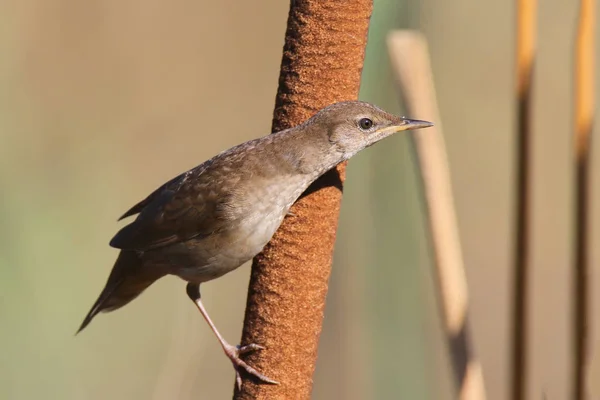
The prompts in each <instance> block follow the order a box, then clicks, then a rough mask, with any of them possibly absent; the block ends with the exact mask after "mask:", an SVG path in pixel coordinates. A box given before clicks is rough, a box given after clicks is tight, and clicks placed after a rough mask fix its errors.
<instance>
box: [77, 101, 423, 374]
mask: <svg viewBox="0 0 600 400" xmlns="http://www.w3.org/2000/svg"><path fill="white" fill-rule="evenodd" d="M427 126H431V123H429V122H425V121H417V120H409V119H406V118H400V117H396V116H394V115H391V114H388V113H386V112H385V111H383V110H381V109H379V108H377V107H375V106H373V105H370V104H368V103H364V102H358V101H354V102H343V103H337V104H334V105H331V106H329V107H326V108H325V109H323V110H321V111H320V112H319V113H317V114H316V115H315V116H313V117H312V118H311V119H309V120H308V121H306V122H305V123H303V124H301V125H299V126H297V127H294V128H292V129H288V130H285V131H282V132H277V133H274V134H271V135H268V136H264V137H261V138H259V139H254V140H251V141H249V142H246V143H243V144H241V145H238V146H235V147H233V148H231V149H229V150H227V151H224V152H222V153H220V154H218V155H217V156H215V157H213V158H212V159H210V160H208V161H206V162H204V163H202V164H200V165H199V166H197V167H195V168H193V169H191V170H189V171H187V172H185V173H183V174H181V175H179V176H177V177H175V178H174V179H172V180H170V181H169V182H167V183H165V184H164V185H162V186H160V187H159V188H158V189H156V190H155V191H154V192H152V193H151V194H150V195H149V196H148V197H146V198H145V199H144V200H142V201H141V202H139V203H138V204H136V205H135V206H133V207H132V208H131V209H130V210H129V211H127V212H126V213H125V214H124V215H123V216H122V217H121V218H126V217H129V216H132V215H135V214H139V215H138V216H137V218H136V219H135V220H134V221H133V222H131V223H130V224H129V225H127V226H125V227H124V228H122V229H121V230H120V231H119V232H118V233H117V234H116V235H115V237H114V238H113V239H112V240H111V242H110V245H111V246H112V247H116V248H118V249H121V253H120V254H119V257H118V258H117V261H116V263H115V266H114V267H113V270H112V272H111V274H110V276H109V278H108V282H107V283H106V286H105V288H104V290H103V291H102V293H101V294H100V297H99V298H98V300H97V301H96V303H95V304H94V306H93V307H92V309H91V310H90V312H89V313H88V315H87V316H86V318H85V320H84V321H83V323H82V325H81V327H80V329H79V330H80V331H81V330H82V329H84V328H85V327H86V326H87V325H88V324H89V323H90V321H91V320H92V318H93V317H94V316H95V315H96V314H98V313H99V312H102V311H112V310H115V309H117V308H119V307H122V306H123V305H125V304H127V303H129V302H130V301H131V300H133V299H134V298H135V297H137V296H138V295H139V294H140V293H141V292H142V291H144V290H145V289H146V288H147V287H149V286H150V285H151V284H152V283H153V282H155V281H156V280H157V279H159V278H161V277H162V276H164V275H166V274H172V275H177V276H179V277H180V278H182V279H184V280H186V281H187V282H188V286H187V293H188V296H189V297H190V298H191V299H192V300H193V301H194V302H195V304H196V306H197V307H198V309H199V310H200V312H201V313H202V315H203V316H204V318H205V319H206V320H207V322H208V324H209V325H210V326H211V329H212V330H213V332H214V333H215V335H217V338H218V339H219V341H220V343H221V345H222V347H223V349H224V351H225V353H226V354H227V356H228V357H229V358H230V360H231V361H232V363H233V364H234V367H235V369H236V374H237V382H238V385H240V384H241V377H240V375H239V372H240V370H244V371H246V372H247V373H249V374H250V375H253V376H254V377H256V378H258V379H260V380H262V381H265V382H270V383H275V382H274V381H272V380H271V379H269V378H267V377H266V376H264V375H262V374H260V373H259V372H258V371H256V370H254V369H253V368H252V367H250V366H248V365H247V364H246V363H244V362H243V361H242V360H241V359H240V358H239V354H241V353H244V352H248V351H254V350H258V349H261V347H260V346H258V345H256V344H252V345H249V346H244V347H242V348H237V347H235V346H232V345H230V344H229V343H227V342H226V341H225V340H224V339H223V338H222V337H221V335H220V334H219V332H218V331H217V329H216V327H215V326H214V324H213V323H212V321H211V320H210V317H209V316H208V313H207V312H206V310H205V309H204V306H203V305H202V302H201V300H200V291H199V285H200V284H201V283H203V282H206V281H209V280H212V279H215V278H218V277H220V276H222V275H224V274H226V273H228V272H230V271H232V270H234V269H236V268H238V267H239V266H240V265H242V264H243V263H244V262H246V261H248V260H250V259H251V258H252V257H254V256H255V255H256V254H258V253H259V252H260V251H261V250H262V248H263V247H264V246H265V245H266V244H267V242H268V241H269V240H270V239H271V237H272V236H273V234H274V233H275V231H276V230H277V228H278V227H279V225H280V224H281V222H282V220H283V218H284V217H285V215H286V214H287V213H288V210H289V208H290V206H291V205H292V204H293V203H294V202H295V201H296V200H297V199H298V197H299V196H300V195H301V194H302V192H304V190H306V188H307V187H308V186H309V185H310V184H311V183H312V182H314V181H315V180H316V179H317V178H318V177H319V176H321V175H322V174H323V173H325V172H326V171H328V170H329V169H331V168H333V167H334V166H336V165H337V164H338V163H340V162H342V161H344V160H346V159H348V158H350V157H352V156H353V155H354V154H356V153H357V152H358V151H360V150H362V149H364V148H366V147H368V146H370V145H372V144H374V143H376V142H378V141H379V140H381V139H383V138H385V137H387V136H389V135H391V134H392V133H394V132H398V131H403V130H409V129H418V128H424V127H427Z"/></svg>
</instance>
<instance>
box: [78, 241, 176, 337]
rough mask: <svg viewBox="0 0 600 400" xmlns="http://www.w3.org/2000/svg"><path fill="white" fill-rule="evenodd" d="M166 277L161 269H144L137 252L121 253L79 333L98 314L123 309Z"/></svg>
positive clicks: (127, 251) (124, 251)
mask: <svg viewBox="0 0 600 400" xmlns="http://www.w3.org/2000/svg"><path fill="white" fill-rule="evenodd" d="M164 275H165V273H164V272H163V271H162V270H161V269H160V268H152V267H149V266H147V267H144V266H143V262H142V260H141V258H140V256H139V255H138V254H137V253H136V252H135V251H129V250H123V251H121V253H119V257H118V258H117V261H116V262H115V266H114V267H113V269H112V271H111V273H110V276H109V277H108V281H107V282H106V285H105V287H104V289H103V290H102V293H100V296H99V297H98V300H96V302H95V303H94V305H93V306H92V308H91V310H90V311H89V312H88V314H87V315H86V316H85V319H84V320H83V322H82V323H81V326H80V327H79V329H78V330H77V333H79V332H81V331H82V330H83V329H85V327H86V326H88V324H89V323H90V322H91V321H92V319H93V318H94V317H95V316H96V315H97V314H98V313H100V312H108V311H113V310H116V309H118V308H121V307H123V306H124V305H126V304H127V303H129V302H130V301H132V300H133V299H135V298H136V297H138V296H139V295H140V294H141V293H142V292H143V291H144V290H146V289H147V288H148V287H149V286H150V285H152V284H153V283H154V282H155V281H156V280H157V279H159V278H162V277H163V276H164ZM77 333H76V334H77Z"/></svg>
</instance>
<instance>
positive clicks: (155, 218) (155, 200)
mask: <svg viewBox="0 0 600 400" xmlns="http://www.w3.org/2000/svg"><path fill="white" fill-rule="evenodd" d="M180 178H181V181H179V182H177V181H175V180H173V181H171V182H169V183H168V184H165V185H164V186H163V187H162V188H161V189H159V190H157V191H156V192H155V193H153V194H151V195H150V196H149V197H148V198H147V199H145V200H143V201H142V202H141V203H139V205H140V208H141V209H140V214H139V216H138V217H137V219H136V220H135V221H133V222H132V223H131V224H129V225H127V226H125V227H124V228H122V229H121V230H120V231H119V232H118V233H117V234H116V235H115V237H114V238H113V239H112V240H111V241H110V245H111V246H112V247H116V248H119V249H127V250H151V249H155V248H158V247H163V246H167V245H170V244H174V243H178V242H182V241H186V240H189V239H191V238H194V237H198V236H207V235H210V234H212V233H213V232H215V231H217V230H220V229H221V228H222V227H223V225H224V224H223V219H221V218H219V213H218V211H219V209H220V208H221V207H219V205H218V203H219V199H218V198H216V196H214V194H213V193H211V191H207V190H205V189H206V186H205V184H203V183H202V182H198V181H197V179H191V180H189V181H188V180H186V179H185V178H184V177H183V176H181V177H180ZM207 193H208V194H207ZM143 203H144V204H143ZM136 207H138V206H134V208H133V209H132V210H134V209H137V208H136ZM126 214H127V213H126Z"/></svg>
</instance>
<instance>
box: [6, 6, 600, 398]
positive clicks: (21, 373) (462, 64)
mask: <svg viewBox="0 0 600 400" xmlns="http://www.w3.org/2000/svg"><path fill="white" fill-rule="evenodd" d="M513 3H514V2H512V1H491V0H484V1H475V0H471V1H468V0H455V1H446V0H422V1H417V0H394V1H392V0H375V9H374V13H373V19H372V23H371V31H370V36H369V45H368V50H367V59H366V61H365V69H364V73H363V85H362V89H361V98H362V99H364V100H367V101H372V102H375V103H377V104H378V105H380V106H382V107H384V108H387V109H389V110H390V111H393V112H402V108H401V105H400V104H399V102H398V97H399V96H398V94H397V93H396V91H395V88H394V84H393V80H392V75H391V72H390V69H389V62H388V58H387V55H386V48H385V35H386V33H387V32H388V31H389V30H390V29H395V28H417V29H421V30H422V31H423V32H424V33H425V34H426V36H427V38H428V39H429V41H430V42H429V44H430V51H431V57H432V62H433V70H434V76H435V81H436V87H437V90H438V97H439V104H440V109H441V115H442V120H443V125H444V133H445V138H446V142H447V146H448V152H449V159H450V163H451V168H452V178H453V186H454V194H455V199H456V206H457V213H458V218H459V227H460V231H461V235H462V241H463V243H462V244H463V249H464V256H465V261H466V267H467V277H468V280H469V286H470V296H471V321H472V326H473V333H474V340H475V345H476V349H477V352H478V354H479V356H480V358H481V360H482V363H483V369H484V377H485V381H486V386H487V391H488V398H489V399H508V398H509V391H508V383H509V382H508V379H509V374H508V367H509V365H508V362H509V351H508V350H509V347H508V344H509V332H510V330H509V328H510V325H509V316H510V315H509V311H510V304H511V303H510V277H511V249H512V245H513V243H512V242H513V231H512V226H513V223H512V220H513V214H512V210H513V197H514V194H513V190H512V188H513V179H514V163H513V159H514V151H513V150H514V129H513V127H514V101H513V99H512V95H513V94H512V92H513V87H514V74H513V72H514V68H513V66H514V61H513V60H514V58H513V53H514V43H515V32H514V31H515V29H514V28H515V25H514V16H515V9H514V4H513ZM288 6H289V4H288V2H287V1H274V0H268V1H267V0H264V1H251V2H250V1H246V2H243V1H234V0H225V1H220V2H218V1H212V2H208V1H204V0H199V1H185V0H175V1H166V0H154V1H141V0H129V1H114V0H113V1H110V0H100V1H95V2H81V1H76V0H52V1H48V0H23V1H18V0H5V1H3V2H0V185H1V188H2V189H1V198H0V199H1V202H0V321H1V326H0V359H1V360H2V363H1V364H0V399H35V398H45V399H115V400H117V399H156V400H158V399H173V398H177V399H223V398H229V397H230V396H231V393H232V388H233V378H234V375H233V371H232V370H231V365H230V363H229V362H228V361H227V359H226V358H225V357H224V356H223V355H222V351H221V349H220V347H219V346H218V344H217V342H216V340H215V338H214V337H213V336H212V334H211V333H210V331H209V329H208V327H207V325H206V324H205V322H204V321H203V320H202V318H201V317H200V315H198V312H197V310H196V309H195V307H194V306H193V305H192V304H191V303H190V302H189V300H188V298H187V296H186V295H185V293H184V284H183V282H182V281H180V280H178V279H176V278H171V277H169V278H165V279H163V280H161V281H160V282H159V283H157V284H156V285H155V286H153V287H152V288H151V289H149V290H148V291H147V292H146V293H145V294H144V295H143V296H141V297H140V298H139V299H137V300H136V301H134V302H133V303H132V304H131V305H129V306H128V307H126V308H124V309H122V310H119V311H118V312H115V313H111V314H106V315H101V316H100V317H98V318H97V319H96V320H95V321H94V323H92V324H91V326H90V327H89V328H88V329H87V330H86V331H85V332H83V333H82V334H81V335H79V336H77V337H74V333H75V331H76V329H77V327H78V326H79V323H80V322H81V320H82V318H83V317H84V315H85V313H86V312H87V311H88V309H89V307H90V306H91V305H92V303H93V301H94V300H95V299H96V296H97V295H98V294H99V292H100V290H101V289H102V287H103V285H104V282H105V280H106V278H107V276H108V273H109V271H110V268H111V267H112V264H113V262H114V259H115V257H116V254H117V251H116V250H114V249H111V248H110V247H109V246H108V240H109V239H110V238H111V236H112V235H113V234H114V233H115V232H116V230H117V229H118V228H119V226H121V224H117V223H116V222H115V220H116V218H117V217H118V216H119V215H121V213H122V212H124V211H125V210H126V209H128V208H129V207H130V206H131V205H132V204H134V203H135V202H136V201H138V200H140V199H141V198H143V197H144V196H145V195H146V194H147V193H148V192H149V191H151V190H152V189H154V188H155V187H156V186H157V185H159V184H161V183H162V182H164V181H165V180H167V179H169V178H171V177H172V176H174V175H176V174H178V173H179V172H182V171H184V170H186V169H188V168H190V167H192V166H194V165H196V164H198V163H200V162H202V161H203V160H205V159H207V158H210V157H211V156H213V155H214V154H216V153H217V152H219V151H221V150H223V149H225V148H228V147H230V146H232V145H234V144H237V143H239V142H241V141H244V140H247V139H250V138H254V137H258V136H262V135H264V134H266V133H268V132H269V129H270V124H271V116H272V109H273V104H274V97H275V92H276V85H277V78H278V74H279V63H280V59H281V50H282V45H283V37H284V32H285V25H286V19H287V11H288ZM576 13H577V5H576V2H569V1H564V0H550V1H545V2H541V4H540V15H539V18H540V26H539V37H540V43H539V59H538V64H537V75H536V79H535V89H536V93H535V110H534V112H535V120H534V131H535V136H534V146H535V151H534V153H535V154H534V158H533V167H534V173H535V186H534V190H533V202H534V208H535V212H534V215H533V217H534V229H533V244H534V246H535V248H534V250H533V253H532V263H533V279H532V298H531V302H530V312H531V317H532V329H531V331H530V348H529V352H530V357H531V365H530V385H529V398H532V399H533V398H535V399H540V398H542V393H545V394H546V396H547V397H546V398H547V399H552V400H555V399H568V397H569V395H568V393H569V392H568V389H569V386H568V376H569V374H570V368H571V365H570V349H569V339H570V335H569V328H568V324H569V321H570V304H571V303H570V300H569V299H570V296H569V290H570V273H569V268H570V261H571V255H572V253H571V238H572V236H571V223H572V222H571V217H570V208H569V207H570V206H571V205H572V195H571V189H572V179H571V176H572V172H573V171H572V167H571V165H570V161H569V157H570V151H571V139H570V134H571V124H572V122H571V121H572V118H571V112H572V103H571V97H572V96H571V94H572V86H571V79H572V54H573V39H574V32H575V22H576V15H577V14H576ZM598 42H600V40H598ZM596 93H600V90H598V85H597V86H596ZM412 117H415V118H423V119H427V116H426V115H415V116H412ZM225 126H226V128H225ZM596 133H597V132H596ZM597 150H598V145H597V143H596V144H595V147H594V151H595V152H596V153H597ZM594 165H595V167H597V165H598V164H597V162H595V164H594ZM595 170H597V168H595ZM599 188H600V182H599V181H598V177H597V174H595V175H594V196H596V197H595V199H598V198H599V197H598V195H600V192H599ZM419 202H420V196H419V193H418V192H417V185H416V176H415V169H414V163H413V160H412V157H411V154H410V147H409V142H408V140H407V138H406V137H402V136H397V137H393V138H390V139H388V140H387V141H386V144H385V145H379V146H375V147H373V148H371V149H369V150H368V151H365V152H363V153H361V154H360V155H358V156H357V157H356V158H354V159H353V160H352V161H351V162H350V165H349V169H348V177H347V183H346V188H345V195H344V202H343V207H342V215H341V222H340V231H339V235H338V241H337V247H336V251H335V265H334V270H333V275H332V279H331V290H330V295H329V298H328V304H327V310H326V316H325V325H324V331H323V335H322V337H321V345H320V352H319V360H318V366H317V372H316V376H315V388H314V394H313V398H314V399H350V400H352V399H452V398H454V396H453V394H452V390H451V384H450V382H451V381H450V372H449V368H448V359H447V356H446V353H445V347H444V342H443V340H442V335H441V332H440V326H439V320H438V316H437V310H436V301H435V292H434V286H433V280H432V274H431V264H430V259H429V257H428V256H427V254H426V251H425V248H426V243H425V235H424V226H423V216H422V207H421V205H420V204H419ZM597 204H598V201H594V209H595V212H594V213H593V215H592V216H591V217H590V218H592V217H593V224H592V225H593V227H595V231H594V232H597V231H598V228H600V213H599V212H598V209H597ZM592 240H593V243H592V248H593V254H592V261H593V262H592V265H593V268H594V273H595V274H596V275H595V280H594V286H595V288H596V289H598V284H597V277H598V276H599V273H600V271H599V267H598V265H599V261H600V254H599V250H598V249H597V246H594V245H595V244H596V243H597V235H596V234H594V235H593V237H592ZM248 274H249V267H248V266H245V267H243V268H241V269H239V270H238V271H236V272H235V273H232V274H229V275H227V276H225V277H223V278H222V279H219V280H217V281H215V282H211V283H209V284H206V285H204V286H203V295H204V297H203V298H204V299H205V304H206V306H207V308H208V309H209V311H210V312H211V315H212V317H213V319H214V320H215V322H216V323H217V325H218V326H219V328H220V329H221V331H222V333H223V334H224V336H225V337H226V338H228V339H229V340H230V341H231V342H236V341H237V340H239V337H240V332H241V326H242V322H243V311H244V305H245V299H246V289H247V283H248ZM597 292H598V290H596V293H595V294H594V296H595V297H594V305H595V308H594V310H596V311H594V313H595V314H597V310H598V309H599V308H598V306H600V295H598V294H597ZM597 321H598V318H596V326H594V327H592V328H593V331H592V340H591V346H592V349H593V351H594V352H595V353H596V354H598V356H597V357H596V364H594V365H592V372H591V374H592V375H591V378H592V379H590V380H591V381H592V383H593V385H596V391H597V393H600V390H599V389H600V388H598V386H599V384H600V366H598V365H597V364H598V363H600V349H599V347H600V341H599V340H598V338H599V337H600V334H599V329H598V322H597ZM599 395H600V394H599Z"/></svg>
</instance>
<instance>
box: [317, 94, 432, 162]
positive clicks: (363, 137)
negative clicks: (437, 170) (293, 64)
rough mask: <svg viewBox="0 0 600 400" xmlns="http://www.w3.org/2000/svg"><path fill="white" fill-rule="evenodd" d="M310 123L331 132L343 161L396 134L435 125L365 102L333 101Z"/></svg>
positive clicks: (323, 130)
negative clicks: (397, 114)
mask: <svg viewBox="0 0 600 400" xmlns="http://www.w3.org/2000/svg"><path fill="white" fill-rule="evenodd" d="M307 124H310V125H313V126H318V127H319V129H318V131H320V133H321V134H322V135H323V134H326V135H327V137H326V139H327V140H328V141H329V144H330V146H331V147H332V150H334V151H335V152H336V153H338V154H339V155H340V156H341V158H342V160H347V159H348V158H350V157H352V156H353V155H354V154H356V153H357V152H359V151H360V150H362V149H364V148H366V147H369V146H371V145H373V144H375V143H377V142H379V141H380V140H381V139H384V138H386V137H388V136H390V135H392V134H393V133H396V132H400V131H407V130H412V129H420V128H427V127H430V126H432V125H433V124H432V123H431V122H427V121H419V120H415V119H408V118H404V117H397V116H395V115H392V114H389V113H387V112H385V111H383V110H382V109H380V108H378V107H376V106H374V105H372V104H369V103H365V102H362V101H347V102H341V103H335V104H332V105H330V106H328V107H325V108H324V109H322V110H321V111H319V112H318V113H317V114H315V115H314V116H313V117H312V118H311V119H310V120H309V121H307ZM342 160H340V161H342Z"/></svg>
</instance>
